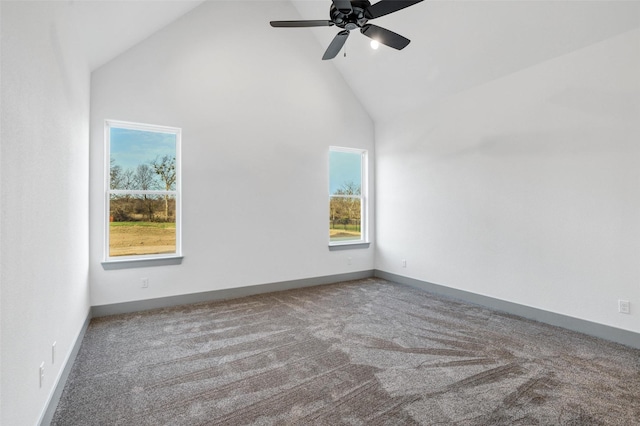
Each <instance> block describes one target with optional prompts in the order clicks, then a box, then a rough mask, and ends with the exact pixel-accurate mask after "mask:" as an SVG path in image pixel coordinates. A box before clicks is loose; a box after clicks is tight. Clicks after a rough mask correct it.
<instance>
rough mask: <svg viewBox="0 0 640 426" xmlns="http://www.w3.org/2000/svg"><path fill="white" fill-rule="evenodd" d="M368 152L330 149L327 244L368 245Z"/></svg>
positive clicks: (350, 149)
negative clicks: (366, 243)
mask: <svg viewBox="0 0 640 426" xmlns="http://www.w3.org/2000/svg"><path fill="white" fill-rule="evenodd" d="M366 165H367V151H364V150H361V149H352V148H339V147H331V148H330V149H329V245H331V246H337V245H348V244H358V243H365V242H367V232H366V231H367V229H366V217H367V215H366V212H367V208H366V207H367V198H366V197H367V185H366V184H367V178H366V176H367V173H366V171H367V169H366Z"/></svg>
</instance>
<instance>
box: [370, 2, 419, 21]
mask: <svg viewBox="0 0 640 426" xmlns="http://www.w3.org/2000/svg"><path fill="white" fill-rule="evenodd" d="M421 1H422V0H380V1H379V2H378V3H376V4H374V5H371V6H369V7H368V8H367V10H365V12H364V16H365V17H366V18H367V19H375V18H379V17H381V16H384V15H388V14H390V13H393V12H397V11H398V10H402V9H404V8H405V7H409V6H413V5H414V4H416V3H420V2H421Z"/></svg>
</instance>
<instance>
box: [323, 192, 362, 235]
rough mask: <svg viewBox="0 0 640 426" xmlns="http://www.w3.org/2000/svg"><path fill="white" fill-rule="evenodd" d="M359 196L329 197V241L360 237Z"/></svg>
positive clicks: (360, 210)
mask: <svg viewBox="0 0 640 426" xmlns="http://www.w3.org/2000/svg"><path fill="white" fill-rule="evenodd" d="M360 203H361V201H360V198H355V197H330V199H329V241H330V242H338V241H352V240H360V239H361V238H362V229H361V217H360V216H361V212H362V209H361V206H360Z"/></svg>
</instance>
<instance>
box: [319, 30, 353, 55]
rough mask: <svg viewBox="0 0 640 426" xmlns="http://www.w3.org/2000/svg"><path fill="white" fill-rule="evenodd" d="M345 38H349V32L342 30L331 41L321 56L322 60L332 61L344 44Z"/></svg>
mask: <svg viewBox="0 0 640 426" xmlns="http://www.w3.org/2000/svg"><path fill="white" fill-rule="evenodd" d="M347 37H349V31H347V30H343V31H340V32H339V33H338V34H336V36H335V37H334V38H333V40H331V44H329V47H327V50H326V51H325V52H324V55H323V56H322V60H323V61H326V60H327V59H333V58H335V57H336V55H337V54H338V53H339V52H340V49H342V46H344V43H345V42H346V41H347Z"/></svg>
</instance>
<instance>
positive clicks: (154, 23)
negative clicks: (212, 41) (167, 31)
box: [70, 0, 203, 71]
mask: <svg viewBox="0 0 640 426" xmlns="http://www.w3.org/2000/svg"><path fill="white" fill-rule="evenodd" d="M202 2H203V0H180V1H176V0H170V1H156V0H118V1H113V0H72V1H71V2H70V4H71V7H72V8H73V12H74V13H75V15H76V19H75V21H76V31H77V32H78V35H79V39H80V43H81V44H82V48H83V49H84V51H85V55H86V58H87V62H88V63H89V68H90V69H91V70H92V71H93V70H95V69H96V68H98V67H100V66H101V65H104V64H105V63H106V62H108V61H110V60H111V59H113V58H115V57H116V56H118V55H119V54H121V53H122V52H124V51H126V50H128V49H129V48H131V47H133V46H135V45H136V44H138V43H140V42H141V41H142V40H144V39H145V38H147V37H149V36H150V35H151V34H153V33H154V32H156V31H158V30H159V29H160V28H162V27H164V26H166V25H168V24H170V23H171V22H173V21H175V20H176V19H178V18H179V17H180V16H182V15H184V14H185V13H187V12H189V11H190V10H192V9H193V8H195V7H197V6H199V5H200V4H201V3H202Z"/></svg>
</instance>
